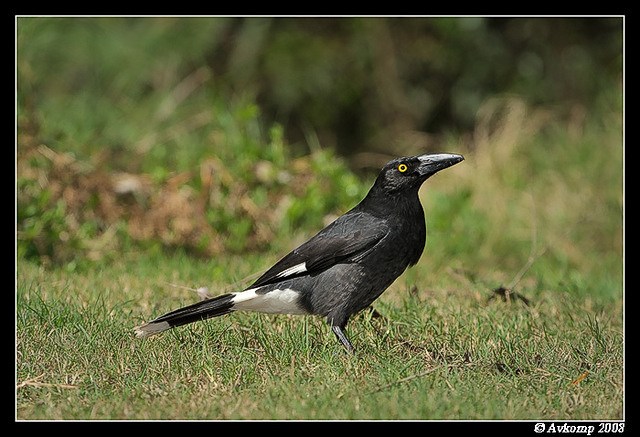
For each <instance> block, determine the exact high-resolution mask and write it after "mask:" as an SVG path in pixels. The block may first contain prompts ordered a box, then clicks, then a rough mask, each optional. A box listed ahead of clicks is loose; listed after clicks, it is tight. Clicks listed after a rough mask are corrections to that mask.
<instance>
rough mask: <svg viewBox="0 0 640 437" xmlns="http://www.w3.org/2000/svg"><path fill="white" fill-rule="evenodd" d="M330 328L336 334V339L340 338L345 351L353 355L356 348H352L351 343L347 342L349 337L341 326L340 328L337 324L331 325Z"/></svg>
mask: <svg viewBox="0 0 640 437" xmlns="http://www.w3.org/2000/svg"><path fill="white" fill-rule="evenodd" d="M331 329H332V330H333V333H334V334H335V335H336V337H338V340H340V342H341V343H342V345H343V346H344V347H345V348H346V349H347V352H349V353H350V354H351V355H353V354H354V353H355V351H356V350H355V349H354V348H353V346H352V345H351V343H349V339H348V338H347V336H346V335H345V334H344V332H343V331H342V328H340V327H339V326H332V327H331Z"/></svg>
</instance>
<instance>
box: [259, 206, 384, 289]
mask: <svg viewBox="0 0 640 437" xmlns="http://www.w3.org/2000/svg"><path fill="white" fill-rule="evenodd" d="M388 232H389V227H388V225H387V223H386V221H385V220H383V219H380V218H378V217H374V216H372V215H370V214H366V213H363V212H350V213H347V214H345V215H343V216H341V217H339V218H338V219H337V220H336V221H334V222H333V223H331V224H329V225H328V226H327V227H326V228H324V229H323V230H322V231H320V232H319V233H318V234H317V235H315V236H314V237H313V238H311V239H310V240H308V241H307V242H306V243H303V244H302V245H300V246H299V247H298V248H297V249H294V250H293V251H292V252H290V253H289V254H288V255H286V256H285V257H284V258H282V259H281V260H280V261H278V262H277V263H276V264H275V265H274V266H273V267H271V268H270V269H269V270H267V271H266V272H265V273H264V274H263V275H262V276H261V277H260V278H258V280H257V281H256V282H254V283H253V285H251V287H250V288H254V287H260V286H263V285H267V284H271V283H274V282H278V281H281V280H283V279H290V278H293V277H298V276H303V275H311V274H314V273H317V272H320V271H323V270H325V269H328V268H329V267H331V266H333V265H335V264H338V263H340V262H353V261H357V260H359V259H362V257H364V256H365V255H366V254H367V253H369V251H370V250H371V249H372V248H373V247H375V246H376V244H378V243H379V242H380V241H381V240H382V239H383V238H384V237H385V236H386V235H387V234H388Z"/></svg>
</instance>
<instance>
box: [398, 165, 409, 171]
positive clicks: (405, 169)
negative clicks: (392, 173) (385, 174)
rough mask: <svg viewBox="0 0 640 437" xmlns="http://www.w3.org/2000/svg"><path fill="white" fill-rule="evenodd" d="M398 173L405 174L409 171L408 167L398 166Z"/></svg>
mask: <svg viewBox="0 0 640 437" xmlns="http://www.w3.org/2000/svg"><path fill="white" fill-rule="evenodd" d="M398 171H399V172H400V173H404V172H405V171H407V166H406V164H400V165H399V166H398Z"/></svg>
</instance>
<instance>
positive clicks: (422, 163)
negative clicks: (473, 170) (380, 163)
mask: <svg viewBox="0 0 640 437" xmlns="http://www.w3.org/2000/svg"><path fill="white" fill-rule="evenodd" d="M463 160H464V157H463V156H462V155H455V154H452V153H434V154H426V155H418V156H409V157H405V158H398V159H394V160H393V161H390V162H388V163H387V165H385V166H384V167H383V168H382V171H380V174H379V175H378V178H377V179H376V183H375V185H374V187H375V186H377V187H378V189H381V190H383V191H384V192H385V193H389V194H393V193H397V192H399V191H408V190H410V189H417V188H420V185H422V183H423V182H424V181H426V180H427V179H428V178H429V177H431V176H433V175H434V174H436V173H437V172H439V171H440V170H443V169H445V168H447V167H451V166H452V165H454V164H457V163H458V162H460V161H463Z"/></svg>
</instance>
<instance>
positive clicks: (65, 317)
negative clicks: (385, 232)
mask: <svg viewBox="0 0 640 437" xmlns="http://www.w3.org/2000/svg"><path fill="white" fill-rule="evenodd" d="M262 261H263V259H261V258H259V257H253V258H252V259H250V260H249V261H247V260H246V259H242V260H238V259H234V258H229V259H226V260H221V261H220V263H221V264H222V265H223V266H224V267H225V271H227V272H229V273H228V274H227V275H224V276H222V277H216V278H209V277H208V276H207V275H206V272H207V271H210V268H209V264H210V263H209V262H204V261H198V260H194V259H191V258H188V257H186V256H184V255H174V256H170V257H160V258H154V259H144V258H142V259H140V258H138V259H123V260H122V261H120V262H117V263H114V264H113V265H109V266H104V267H103V268H101V269H99V270H96V271H94V272H92V273H91V274H88V275H75V274H74V275H68V274H65V273H64V272H62V271H59V270H58V271H56V272H49V271H45V270H43V269H42V268H40V267H38V266H37V265H34V264H33V263H31V262H28V261H25V262H20V263H19V276H18V290H17V291H18V294H17V299H18V313H17V339H16V344H17V383H18V388H17V390H16V393H17V417H18V418H19V419H548V420H551V419H560V420H579V419H620V418H621V416H622V412H623V386H622V371H623V367H622V364H623V344H622V327H621V325H620V318H619V309H618V310H616V308H615V305H613V306H612V305H608V306H607V307H606V308H602V309H600V310H598V311H594V310H593V309H590V308H585V303H584V301H583V300H581V299H578V298H577V297H576V296H574V295H572V294H571V293H570V292H568V291H565V290H545V291H540V292H537V293H533V292H529V293H528V297H529V298H532V299H533V300H534V301H535V303H534V304H533V305H531V306H525V305H523V304H522V303H520V302H503V301H502V300H495V299H493V300H490V299H489V296H490V293H489V292H488V290H487V289H486V288H485V287H482V286H468V284H465V286H461V284H460V283H459V279H458V278H457V277H456V276H455V275H454V276H452V277H447V278H441V281H440V282H445V283H448V284H449V287H451V288H449V287H444V288H441V287H436V288H434V289H429V288H426V287H425V288H422V287H421V286H420V285H417V286H416V288H415V289H412V288H411V287H413V285H412V284H410V283H409V282H408V281H407V280H406V279H404V280H403V279H401V280H399V281H398V282H397V283H396V284H395V285H394V286H393V287H392V290H389V291H388V292H387V293H390V294H394V295H395V296H394V299H392V300H394V301H395V302H396V303H393V304H391V303H389V302H388V299H384V298H383V299H381V301H380V303H379V304H376V309H377V311H378V312H379V313H380V314H381V316H375V315H374V314H373V313H371V312H365V313H363V314H361V315H359V316H357V317H355V318H354V320H353V321H352V323H351V324H350V325H349V328H348V329H349V333H350V335H351V337H352V339H353V342H354V344H355V345H356V347H357V349H358V353H357V355H356V356H355V357H349V356H348V355H347V354H345V353H344V350H343V349H342V348H341V346H340V345H339V343H338V342H337V341H336V340H335V339H334V338H333V334H331V332H330V330H329V329H328V328H327V326H326V325H325V323H324V321H323V320H320V319H319V318H315V317H286V316H268V315H261V314H234V315H231V316H225V317H223V318H221V319H217V320H212V321H208V322H205V323H199V324H195V325H191V326H188V327H182V328H179V329H175V330H173V331H169V332H167V333H166V334H164V335H161V336H158V337H152V338H150V339H148V340H142V341H141V340H137V339H135V338H134V337H133V335H132V331H131V328H132V327H133V326H135V325H136V324H137V323H139V322H141V321H143V320H145V319H147V318H149V317H152V316H154V315H158V314H160V313H162V312H163V311H166V310H169V309H171V308H175V307H177V306H178V305H181V304H183V303H186V302H190V301H193V300H194V296H193V295H192V292H190V291H184V290H180V289H176V288H173V287H170V286H167V285H166V284H165V283H166V282H171V283H175V282H181V283H183V284H187V285H190V286H196V285H202V284H203V278H209V279H210V281H211V282H206V283H210V284H212V285H214V286H215V285H218V286H220V287H222V286H223V285H224V284H225V283H227V282H233V281H234V280H235V279H236V278H240V277H242V276H243V275H245V274H247V273H249V272H250V271H251V270H252V265H253V266H256V268H257V266H258V265H262V264H263V263H262ZM198 272H200V275H198ZM198 281H199V282H198ZM422 282H424V283H428V282H429V281H420V283H422ZM214 288H215V287H214ZM532 294H533V295H532ZM534 296H535V297H534ZM431 369H435V370H434V371H433V372H432V373H428V374H426V375H423V376H420V375H421V374H422V373H424V372H426V371H429V370H431ZM586 372H588V374H587V375H586V377H585V378H584V379H583V380H582V381H580V382H576V383H573V381H576V380H577V379H579V378H580V376H581V375H584V374H585V373H586ZM404 379H407V380H406V381H404V382H403V380H404Z"/></svg>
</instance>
